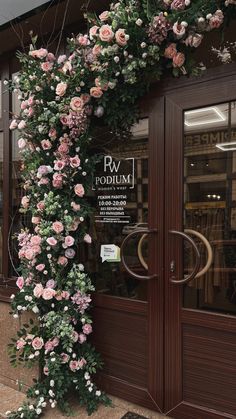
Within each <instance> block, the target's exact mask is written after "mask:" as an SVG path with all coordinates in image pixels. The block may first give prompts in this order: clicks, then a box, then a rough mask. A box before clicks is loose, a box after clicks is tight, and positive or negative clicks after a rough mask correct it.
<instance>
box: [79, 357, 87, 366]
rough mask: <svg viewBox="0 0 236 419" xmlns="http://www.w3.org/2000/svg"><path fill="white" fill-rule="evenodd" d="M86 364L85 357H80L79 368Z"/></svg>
mask: <svg viewBox="0 0 236 419" xmlns="http://www.w3.org/2000/svg"><path fill="white" fill-rule="evenodd" d="M86 364H87V361H86V359H84V358H81V359H80V360H79V368H83V367H84V366H85V365H86Z"/></svg>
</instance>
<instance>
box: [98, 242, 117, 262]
mask: <svg viewBox="0 0 236 419" xmlns="http://www.w3.org/2000/svg"><path fill="white" fill-rule="evenodd" d="M100 256H101V258H102V263H103V262H105V261H107V262H120V248H119V247H118V246H116V245H115V244H102V245H101V251H100Z"/></svg>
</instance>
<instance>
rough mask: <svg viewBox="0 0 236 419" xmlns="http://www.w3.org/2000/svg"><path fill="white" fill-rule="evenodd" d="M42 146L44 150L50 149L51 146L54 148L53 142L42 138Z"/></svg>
mask: <svg viewBox="0 0 236 419" xmlns="http://www.w3.org/2000/svg"><path fill="white" fill-rule="evenodd" d="M41 146H42V149H43V150H50V148H52V143H51V141H49V140H42V141H41Z"/></svg>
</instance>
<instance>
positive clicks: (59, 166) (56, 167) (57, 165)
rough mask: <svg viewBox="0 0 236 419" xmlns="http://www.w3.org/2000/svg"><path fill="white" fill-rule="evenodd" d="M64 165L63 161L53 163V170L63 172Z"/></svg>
mask: <svg viewBox="0 0 236 419" xmlns="http://www.w3.org/2000/svg"><path fill="white" fill-rule="evenodd" d="M65 165H66V163H65V162H64V161H63V160H55V161H54V170H63V169H64V167H65Z"/></svg>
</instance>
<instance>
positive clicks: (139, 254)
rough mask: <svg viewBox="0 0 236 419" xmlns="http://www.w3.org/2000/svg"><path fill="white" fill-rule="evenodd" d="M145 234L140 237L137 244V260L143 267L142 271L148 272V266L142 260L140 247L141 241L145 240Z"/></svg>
mask: <svg viewBox="0 0 236 419" xmlns="http://www.w3.org/2000/svg"><path fill="white" fill-rule="evenodd" d="M146 237H147V233H145V234H143V235H142V237H140V240H139V242H138V258H139V262H140V263H141V265H142V266H143V267H144V269H146V270H148V265H147V263H146V262H145V260H144V257H143V252H142V245H143V241H144V240H145V239H146Z"/></svg>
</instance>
